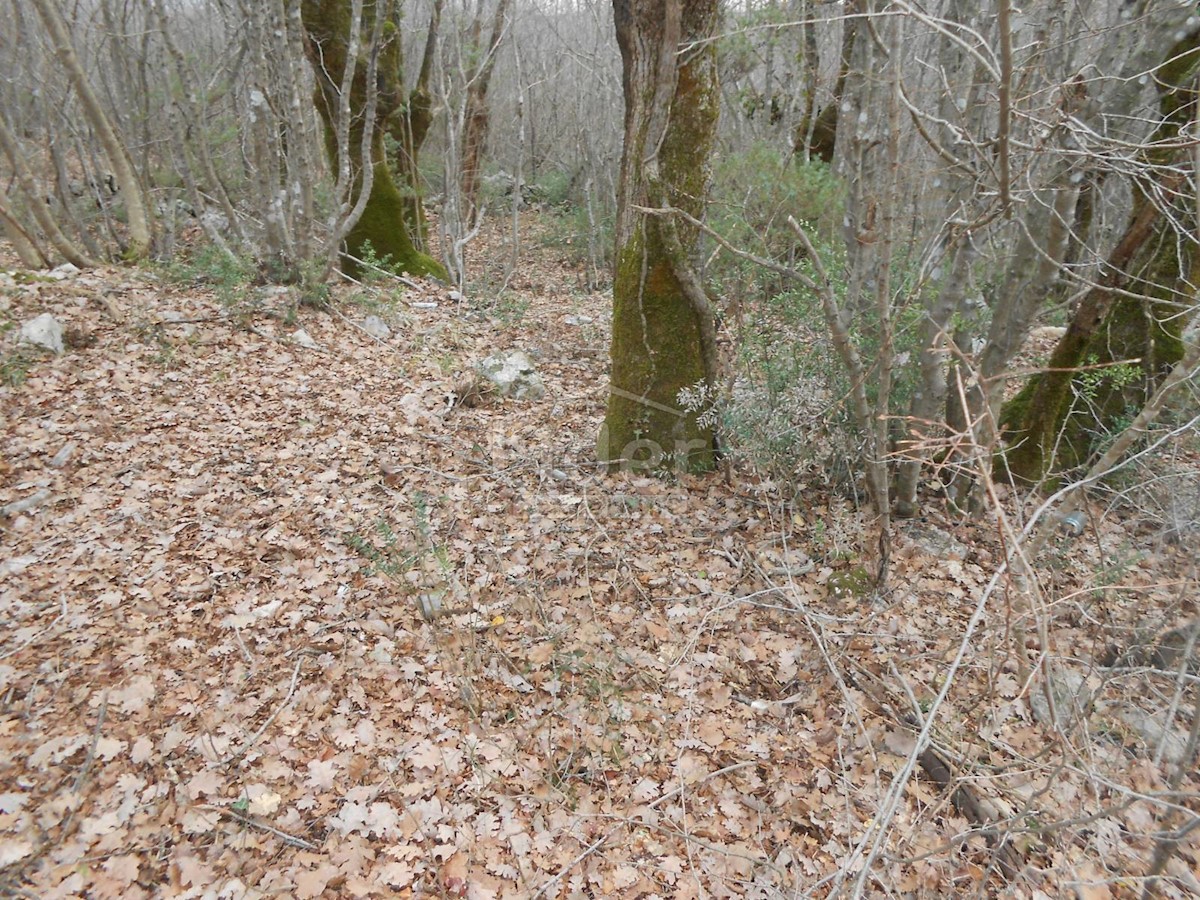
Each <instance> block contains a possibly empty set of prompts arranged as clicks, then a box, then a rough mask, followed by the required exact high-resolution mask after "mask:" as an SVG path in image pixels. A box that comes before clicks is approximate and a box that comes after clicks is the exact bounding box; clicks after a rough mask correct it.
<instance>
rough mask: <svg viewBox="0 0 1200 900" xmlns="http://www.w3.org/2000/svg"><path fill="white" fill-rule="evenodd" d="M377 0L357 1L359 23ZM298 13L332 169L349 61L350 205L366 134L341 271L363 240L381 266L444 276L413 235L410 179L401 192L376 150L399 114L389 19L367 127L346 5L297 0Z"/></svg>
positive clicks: (352, 265)
mask: <svg viewBox="0 0 1200 900" xmlns="http://www.w3.org/2000/svg"><path fill="white" fill-rule="evenodd" d="M379 7H380V4H379V3H378V2H377V0H368V2H367V3H365V4H364V7H363V18H364V20H366V23H371V24H373V23H374V19H375V16H376V15H377V14H380V13H381V10H380V9H379ZM301 15H302V17H303V20H304V29H305V32H306V35H307V40H306V41H305V51H306V53H307V54H308V58H309V62H311V63H312V67H313V72H314V75H315V77H316V82H317V87H316V91H315V92H314V98H313V99H314V102H315V103H316V107H317V112H318V113H319V114H320V116H321V122H322V124H323V125H324V127H325V144H326V150H327V151H328V153H329V158H330V161H331V163H332V165H333V168H334V170H335V171H336V170H337V169H338V167H339V165H340V161H339V159H338V139H337V126H338V117H339V108H340V106H341V103H342V100H341V97H340V91H341V85H342V81H343V78H342V76H343V73H344V72H345V71H346V66H347V65H353V66H355V70H354V78H353V81H352V82H351V88H350V98H349V99H350V104H349V106H350V126H349V136H350V140H349V159H348V162H349V164H350V167H351V178H352V184H353V188H352V190H351V203H352V204H353V203H354V202H356V198H357V195H358V194H359V192H360V191H361V189H362V184H363V180H364V179H363V177H362V176H363V172H362V161H363V159H364V153H363V150H364V148H363V143H364V139H366V138H367V135H368V133H369V135H370V137H369V145H368V148H367V151H368V154H367V155H369V158H370V161H371V171H372V178H371V179H369V181H370V192H369V194H368V197H367V202H366V205H365V207H364V208H363V211H362V215H361V216H360V217H359V219H358V221H357V222H355V223H354V225H353V226H352V227H351V228H350V231H349V232H348V233H347V235H346V238H345V242H346V250H347V256H344V257H343V258H342V270H343V271H344V272H346V273H347V274H348V275H352V276H353V275H357V274H358V273H359V270H360V266H359V265H358V264H357V263H356V262H354V261H353V260H352V259H349V258H348V257H358V258H361V257H362V255H363V253H364V252H365V251H366V249H367V247H368V246H369V247H370V249H371V251H372V252H373V253H374V255H375V257H376V258H377V259H380V260H383V259H386V260H387V261H388V265H389V266H390V267H392V268H393V269H395V270H396V271H403V272H408V273H409V274H410V275H435V276H437V277H439V278H443V279H444V278H446V270H445V267H444V266H442V264H441V263H440V262H438V261H437V260H436V259H434V258H433V257H431V256H429V255H427V254H426V253H423V252H422V251H420V250H419V249H417V246H416V244H415V242H414V240H413V232H412V228H413V225H414V223H413V222H412V221H410V218H411V217H410V213H409V210H410V209H411V202H410V201H411V198H412V197H415V196H416V195H417V185H416V184H415V182H414V183H406V184H405V185H404V187H405V189H406V190H405V191H401V189H400V188H399V187H398V186H397V185H396V182H395V180H394V179H393V178H392V172H391V168H390V166H389V165H388V159H387V154H386V151H385V149H384V140H383V138H384V134H385V132H387V131H388V130H389V125H390V123H391V122H392V120H393V119H394V118H395V117H397V116H403V114H404V111H403V109H402V106H403V105H404V97H403V80H402V74H401V73H402V59H401V54H400V36H399V34H398V31H397V28H396V26H395V23H394V21H393V22H388V23H387V24H386V25H385V27H384V29H383V40H384V46H383V47H382V48H381V49H380V52H379V58H378V62H377V73H376V84H375V85H374V86H373V87H374V88H375V89H376V90H377V91H378V94H377V98H376V102H375V103H374V107H375V112H374V121H373V122H372V123H371V125H372V127H371V128H369V129H368V128H367V127H366V125H367V123H366V121H365V116H366V113H367V111H368V108H369V106H370V105H371V104H369V103H368V84H367V70H368V66H367V65H366V63H365V62H363V61H359V60H351V59H348V58H347V57H348V53H347V48H348V41H349V34H350V6H349V5H348V4H346V3H343V2H341V0H303V3H302V6H301ZM366 23H364V24H366ZM369 30H370V29H369V28H366V27H364V29H363V31H364V33H367V32H368V31H369ZM410 146H411V145H410ZM415 154H416V148H415V146H412V147H411V156H412V159H411V162H412V165H411V168H404V169H402V172H403V173H404V174H405V175H406V176H407V175H408V173H409V172H412V173H414V174H415V169H416V166H415ZM418 219H419V217H418Z"/></svg>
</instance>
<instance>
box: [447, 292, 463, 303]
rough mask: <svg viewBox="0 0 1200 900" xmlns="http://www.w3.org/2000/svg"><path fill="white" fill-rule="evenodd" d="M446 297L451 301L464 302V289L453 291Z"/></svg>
mask: <svg viewBox="0 0 1200 900" xmlns="http://www.w3.org/2000/svg"><path fill="white" fill-rule="evenodd" d="M446 297H447V298H448V299H449V300H450V302H451V303H462V301H463V295H462V291H451V292H450V293H449V294H447V295H446Z"/></svg>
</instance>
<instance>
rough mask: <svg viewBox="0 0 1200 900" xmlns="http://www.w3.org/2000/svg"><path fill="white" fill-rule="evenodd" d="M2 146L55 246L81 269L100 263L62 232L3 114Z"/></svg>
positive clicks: (68, 260)
mask: <svg viewBox="0 0 1200 900" xmlns="http://www.w3.org/2000/svg"><path fill="white" fill-rule="evenodd" d="M0 149H3V150H4V155H5V156H7V157H8V162H9V165H11V166H12V170H13V175H14V176H15V177H16V179H17V184H18V185H20V186H21V191H22V193H24V194H25V203H26V205H27V207H28V208H29V209H30V210H31V211H32V214H33V218H34V219H35V220H36V221H37V223H38V227H39V228H41V229H42V231H43V232H45V234H46V237H47V238H48V239H49V241H50V243H51V244H52V245H53V246H54V249H55V250H57V251H58V252H59V253H61V254H62V255H63V257H64V258H65V259H66V260H67V262H69V263H72V264H73V265H76V266H79V268H81V269H90V268H92V267H93V266H96V265H98V263H97V262H96V261H95V260H94V259H92V258H91V257H90V256H88V255H87V254H86V253H85V252H84V251H83V250H80V249H79V248H78V247H76V246H75V244H74V243H72V242H71V240H70V239H69V238H68V237H67V236H66V235H65V234H63V233H62V229H60V228H59V227H58V223H57V222H55V221H54V217H53V216H52V215H50V210H49V209H48V208H47V207H46V203H45V200H44V199H43V198H42V197H41V196H39V191H38V189H37V185H36V184H35V183H34V181H33V177H32V176H31V175H30V174H29V170H28V169H27V168H26V167H25V161H24V159H23V157H22V155H21V148H20V147H19V146H18V144H17V137H16V135H14V134H13V133H12V131H11V129H9V127H8V123H7V122H5V121H4V117H3V116H0Z"/></svg>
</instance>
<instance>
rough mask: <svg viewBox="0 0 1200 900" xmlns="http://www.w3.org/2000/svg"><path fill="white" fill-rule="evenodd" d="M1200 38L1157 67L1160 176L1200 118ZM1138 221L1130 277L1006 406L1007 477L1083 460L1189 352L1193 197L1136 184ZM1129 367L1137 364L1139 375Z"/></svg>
mask: <svg viewBox="0 0 1200 900" xmlns="http://www.w3.org/2000/svg"><path fill="white" fill-rule="evenodd" d="M1198 41H1200V34H1189V35H1187V36H1185V37H1184V38H1183V39H1182V40H1181V41H1180V42H1179V43H1177V44H1176V45H1175V46H1174V47H1172V48H1171V50H1170V51H1169V53H1168V54H1167V57H1166V59H1167V62H1165V63H1164V64H1163V65H1162V66H1161V67H1160V68H1159V69H1158V70H1157V71H1156V73H1155V77H1156V79H1157V82H1158V85H1159V91H1160V111H1161V113H1162V120H1161V121H1160V123H1159V127H1158V128H1157V129H1156V131H1155V133H1154V135H1153V140H1152V141H1151V142H1150V145H1149V149H1148V150H1147V151H1146V153H1145V154H1144V159H1143V161H1144V162H1145V163H1146V171H1147V172H1150V173H1159V174H1158V175H1157V176H1156V177H1160V178H1164V177H1165V178H1169V177H1170V176H1169V175H1168V176H1162V175H1161V173H1162V172H1163V171H1164V167H1168V166H1171V165H1172V164H1173V163H1178V162H1179V159H1178V156H1179V150H1178V148H1177V142H1176V138H1177V137H1178V136H1179V134H1180V132H1181V130H1182V129H1183V127H1184V126H1185V125H1188V124H1189V123H1192V122H1194V121H1195V120H1196V104H1197V92H1196V89H1195V85H1194V79H1195V76H1196V73H1197V70H1198V69H1200V46H1198ZM1156 190H1161V193H1163V194H1165V195H1166V196H1173V195H1174V196H1175V198H1176V199H1175V202H1174V204H1173V206H1174V208H1173V210H1172V214H1171V215H1170V216H1163V215H1161V214H1159V213H1156V211H1155V210H1154V209H1153V208H1151V207H1150V206H1149V204H1150V203H1151V202H1152V201H1151V200H1150V199H1149V197H1148V194H1149V193H1150V192H1153V191H1156ZM1148 214H1153V219H1152V225H1151V226H1149V227H1148V228H1146V229H1145V230H1144V231H1141V232H1139V231H1138V227H1139V226H1138V222H1139V220H1143V219H1145V218H1146V216H1147V215H1148ZM1130 222H1131V224H1130V226H1129V230H1128V231H1127V232H1126V238H1125V239H1128V238H1129V236H1130V235H1138V239H1139V241H1140V243H1138V244H1137V245H1136V246H1137V249H1136V251H1134V252H1133V254H1132V257H1131V258H1130V260H1129V264H1128V265H1127V266H1124V267H1122V266H1110V268H1111V269H1116V270H1121V269H1124V271H1127V272H1128V273H1129V274H1128V276H1127V277H1126V276H1125V275H1123V274H1121V275H1119V277H1114V278H1111V280H1110V281H1111V283H1110V284H1106V285H1101V286H1098V287H1096V288H1093V289H1092V291H1091V292H1090V293H1089V294H1088V295H1087V296H1086V297H1085V299H1084V301H1083V302H1082V303H1081V304H1080V308H1079V311H1078V312H1077V314H1076V316H1075V318H1074V319H1073V320H1072V322H1071V325H1070V327H1069V328H1068V329H1067V333H1066V334H1065V335H1064V336H1063V338H1062V340H1061V341H1060V342H1059V344H1058V346H1057V347H1055V349H1054V353H1053V354H1052V355H1051V357H1050V360H1049V363H1048V365H1047V371H1045V372H1043V373H1041V374H1039V375H1036V376H1034V378H1032V379H1031V380H1030V382H1029V383H1028V384H1027V385H1025V387H1024V388H1023V389H1022V390H1021V391H1020V393H1018V394H1017V396H1016V397H1014V398H1013V399H1012V400H1010V401H1009V402H1008V403H1007V404H1005V407H1004V409H1003V411H1002V413H1001V417H1000V423H1001V428H1002V431H1003V434H1004V437H1005V441H1006V445H1007V446H1006V449H1005V451H1004V452H1003V453H1002V454H1001V456H1000V458H999V459H998V461H997V466H996V468H997V473H998V474H999V475H1002V476H1003V475H1008V476H1011V477H1012V478H1014V479H1015V480H1017V481H1020V482H1024V483H1028V484H1033V483H1037V482H1038V481H1041V480H1042V479H1043V478H1046V477H1047V476H1051V477H1053V476H1054V475H1055V474H1057V473H1059V472H1065V471H1068V470H1070V469H1072V468H1075V467H1077V466H1081V465H1083V464H1085V463H1086V462H1087V460H1088V459H1089V457H1090V456H1091V455H1092V453H1093V452H1094V451H1095V450H1096V449H1097V446H1098V445H1099V444H1100V443H1102V442H1103V441H1104V439H1105V438H1106V436H1107V435H1110V434H1112V433H1113V432H1115V431H1119V430H1121V429H1122V428H1123V427H1124V426H1125V425H1126V424H1127V423H1128V422H1129V421H1130V420H1131V419H1132V418H1133V417H1134V416H1135V415H1136V414H1137V412H1138V411H1139V410H1140V409H1141V407H1142V406H1143V405H1144V404H1145V402H1146V400H1147V399H1149V397H1150V396H1151V394H1152V393H1153V392H1154V390H1155V389H1156V388H1157V386H1158V385H1159V384H1160V383H1161V381H1162V379H1163V378H1164V377H1166V375H1167V373H1168V372H1169V371H1170V370H1171V368H1172V367H1173V366H1174V364H1175V363H1176V362H1178V361H1179V360H1180V359H1181V358H1182V356H1183V343H1182V336H1181V329H1182V325H1183V320H1182V317H1181V316H1180V315H1178V304H1179V302H1180V300H1181V299H1182V300H1183V301H1184V302H1187V303H1190V302H1191V299H1192V298H1193V296H1194V287H1193V285H1194V284H1195V278H1196V275H1197V274H1198V273H1197V268H1198V266H1197V263H1198V262H1200V260H1197V258H1196V256H1197V254H1196V253H1195V252H1194V251H1193V249H1192V244H1191V241H1189V240H1180V238H1179V234H1178V231H1177V229H1179V228H1183V229H1184V230H1186V231H1187V232H1189V233H1190V232H1191V231H1193V230H1194V222H1195V211H1194V208H1193V201H1192V199H1190V198H1188V197H1187V196H1186V194H1183V195H1180V194H1179V193H1178V191H1177V190H1175V189H1173V188H1169V187H1163V186H1162V185H1158V186H1156V185H1154V184H1152V183H1150V184H1148V183H1146V182H1141V183H1135V194H1134V204H1133V210H1132V214H1131V218H1130ZM1142 237H1144V240H1142V239H1141V238H1142ZM1125 239H1123V240H1125ZM1118 288H1119V292H1118ZM1131 361H1132V362H1131ZM1130 365H1134V366H1136V367H1137V371H1136V373H1131V369H1130ZM1097 367H1099V368H1097ZM1081 369H1082V371H1080V370H1081Z"/></svg>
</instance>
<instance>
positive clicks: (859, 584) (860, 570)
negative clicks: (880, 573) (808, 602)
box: [825, 566, 875, 598]
mask: <svg viewBox="0 0 1200 900" xmlns="http://www.w3.org/2000/svg"><path fill="white" fill-rule="evenodd" d="M825 586H826V587H828V588H829V593H830V594H832V595H833V596H834V597H854V598H861V597H867V596H869V595H870V594H871V592H872V591H874V590H875V579H874V578H872V577H871V573H870V572H868V571H867V569H866V566H853V567H852V568H849V569H842V570H841V571H840V572H834V573H833V574H832V575H830V576H829V580H828V581H827V582H825Z"/></svg>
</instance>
